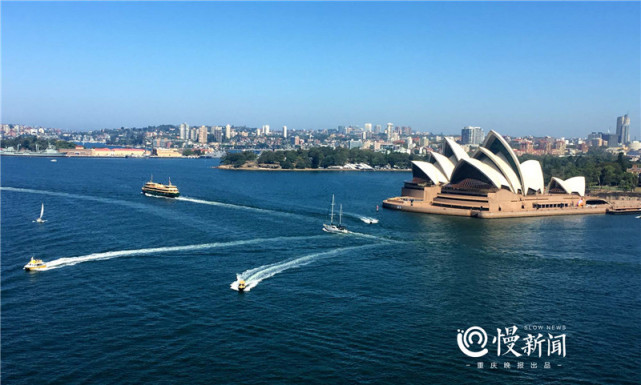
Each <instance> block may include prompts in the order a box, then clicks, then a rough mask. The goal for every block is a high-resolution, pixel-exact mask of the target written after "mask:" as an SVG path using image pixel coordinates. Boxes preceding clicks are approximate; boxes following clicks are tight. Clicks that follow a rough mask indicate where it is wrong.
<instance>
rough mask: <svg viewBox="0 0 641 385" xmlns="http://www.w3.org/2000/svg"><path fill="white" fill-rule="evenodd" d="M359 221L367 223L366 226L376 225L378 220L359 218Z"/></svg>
mask: <svg viewBox="0 0 641 385" xmlns="http://www.w3.org/2000/svg"><path fill="white" fill-rule="evenodd" d="M361 221H363V222H365V223H367V224H368V225H371V224H374V223H378V219H376V218H370V217H361Z"/></svg>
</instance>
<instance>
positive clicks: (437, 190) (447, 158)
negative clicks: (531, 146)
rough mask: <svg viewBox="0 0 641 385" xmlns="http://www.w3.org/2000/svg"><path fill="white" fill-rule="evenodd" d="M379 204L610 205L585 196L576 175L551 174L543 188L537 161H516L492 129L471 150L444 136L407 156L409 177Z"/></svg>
mask: <svg viewBox="0 0 641 385" xmlns="http://www.w3.org/2000/svg"><path fill="white" fill-rule="evenodd" d="M383 207H386V208H391V209H396V210H402V211H411V212H419V213H429V214H444V215H459V216H473V217H479V218H502V217H520V216H542V215H568V214H597V213H605V211H606V209H609V208H610V207H609V205H608V202H606V201H604V200H603V199H600V198H593V197H587V196H585V178H584V177H582V176H579V177H574V178H570V179H567V180H561V179H559V178H552V179H551V180H550V182H549V184H548V188H547V191H546V189H545V185H544V180H543V171H542V170H541V165H540V164H539V162H538V161H536V160H528V161H525V162H522V163H521V162H519V160H518V158H517V157H516V154H515V153H514V151H513V150H512V148H511V147H510V146H509V145H508V143H507V141H506V140H505V139H504V138H503V137H502V136H501V135H499V134H498V133H497V132H496V131H490V133H489V134H488V135H487V137H486V138H485V140H484V142H483V144H482V145H481V146H480V147H479V148H478V149H477V150H476V152H475V153H474V154H473V155H472V156H470V155H468V154H467V153H466V152H465V151H464V150H463V148H462V147H461V146H459V145H458V144H457V143H456V142H454V140H452V138H445V140H444V141H443V148H442V151H441V152H440V153H437V152H431V153H430V158H429V160H428V161H413V162H412V180H411V181H407V182H405V183H404V186H403V188H402V190H401V196H400V197H394V198H389V199H386V200H385V201H383Z"/></svg>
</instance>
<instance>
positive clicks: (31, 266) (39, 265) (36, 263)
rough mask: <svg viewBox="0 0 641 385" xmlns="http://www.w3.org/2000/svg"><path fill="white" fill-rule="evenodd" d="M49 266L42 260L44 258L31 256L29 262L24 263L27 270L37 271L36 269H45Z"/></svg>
mask: <svg viewBox="0 0 641 385" xmlns="http://www.w3.org/2000/svg"><path fill="white" fill-rule="evenodd" d="M46 268H47V264H46V263H44V262H42V259H34V258H33V257H31V260H30V261H29V263H27V264H26V265H24V268H23V269H25V270H26V271H36V270H45V269H46Z"/></svg>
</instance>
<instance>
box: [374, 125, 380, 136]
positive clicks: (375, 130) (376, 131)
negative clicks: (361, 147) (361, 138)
mask: <svg viewBox="0 0 641 385" xmlns="http://www.w3.org/2000/svg"><path fill="white" fill-rule="evenodd" d="M374 133H375V134H380V133H381V125H380V124H377V125H376V126H375V128H374Z"/></svg>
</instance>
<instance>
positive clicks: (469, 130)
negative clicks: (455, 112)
mask: <svg viewBox="0 0 641 385" xmlns="http://www.w3.org/2000/svg"><path fill="white" fill-rule="evenodd" d="M483 139H485V134H484V133H483V129H482V128H481V127H473V126H465V127H463V129H462V130H461V143H462V144H477V145H478V144H481V143H482V142H483Z"/></svg>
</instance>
